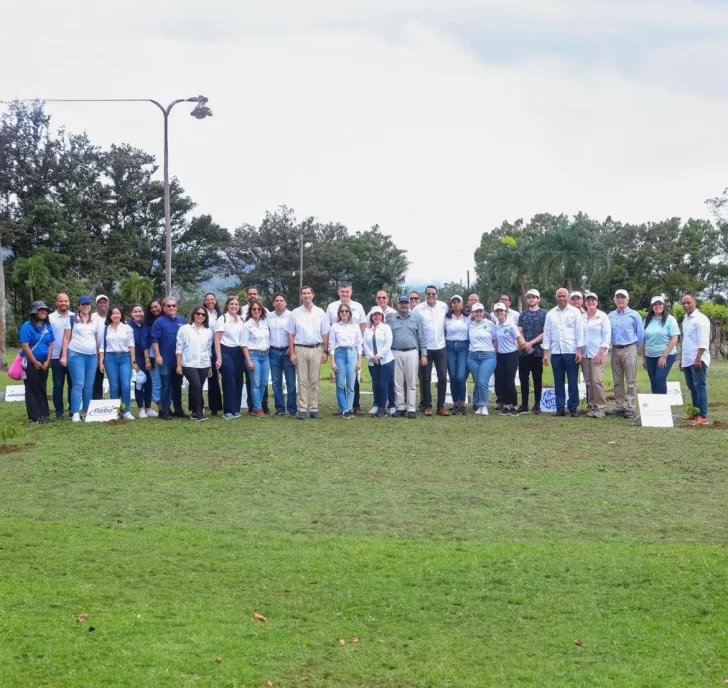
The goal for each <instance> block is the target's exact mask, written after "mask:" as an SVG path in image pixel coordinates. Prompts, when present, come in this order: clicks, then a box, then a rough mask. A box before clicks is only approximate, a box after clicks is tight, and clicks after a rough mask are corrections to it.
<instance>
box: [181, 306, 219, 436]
mask: <svg viewBox="0 0 728 688" xmlns="http://www.w3.org/2000/svg"><path fill="white" fill-rule="evenodd" d="M212 337H213V333H212V330H211V329H210V316H209V314H208V312H207V309H206V308H205V306H204V305H202V306H197V307H196V308H195V309H194V310H193V311H192V314H191V315H190V317H189V318H188V319H187V324H186V325H182V327H180V328H179V330H178V331H177V344H176V347H175V355H176V357H177V375H184V376H185V377H186V378H187V382H188V384H189V395H188V396H189V405H190V414H191V415H190V418H192V420H194V421H197V422H198V423H201V422H203V421H205V420H207V418H205V401H204V399H203V396H202V388H203V387H204V386H205V380H207V379H208V378H210V376H211V375H212V361H211V357H212Z"/></svg>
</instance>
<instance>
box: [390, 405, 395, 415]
mask: <svg viewBox="0 0 728 688" xmlns="http://www.w3.org/2000/svg"><path fill="white" fill-rule="evenodd" d="M395 413H397V409H396V408H394V406H392V407H391V408H390V409H389V415H390V416H393V415H394V414H395Z"/></svg>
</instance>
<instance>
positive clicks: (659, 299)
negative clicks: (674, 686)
mask: <svg viewBox="0 0 728 688" xmlns="http://www.w3.org/2000/svg"><path fill="white" fill-rule="evenodd" d="M656 303H662V304H664V303H665V297H664V296H662V294H660V296H653V297H652V300H651V301H650V306H654V305H655V304H656Z"/></svg>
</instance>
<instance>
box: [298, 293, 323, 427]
mask: <svg viewBox="0 0 728 688" xmlns="http://www.w3.org/2000/svg"><path fill="white" fill-rule="evenodd" d="M313 297H314V293H313V289H312V288H311V287H309V286H305V287H303V288H302V289H301V305H300V306H299V307H298V308H296V309H294V310H293V311H292V312H291V320H290V322H289V325H288V348H289V351H290V359H291V363H293V365H294V366H296V375H297V377H298V399H297V401H298V416H297V418H298V419H299V420H306V413H308V414H309V415H310V417H311V418H313V419H315V420H317V419H319V418H321V414H320V413H319V410H318V401H319V399H318V393H319V376H320V375H321V364H322V363H326V361H327V360H328V355H327V353H326V352H327V351H328V347H329V319H328V318H327V317H326V311H324V310H323V309H322V308H319V307H318V306H314V303H313Z"/></svg>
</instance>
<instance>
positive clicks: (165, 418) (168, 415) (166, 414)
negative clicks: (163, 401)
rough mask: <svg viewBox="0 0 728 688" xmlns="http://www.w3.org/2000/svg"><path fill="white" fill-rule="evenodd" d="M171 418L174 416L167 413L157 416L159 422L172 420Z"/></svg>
mask: <svg viewBox="0 0 728 688" xmlns="http://www.w3.org/2000/svg"><path fill="white" fill-rule="evenodd" d="M172 418H174V416H173V415H172V414H171V413H170V412H169V411H166V412H164V413H160V414H159V420H172Z"/></svg>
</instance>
